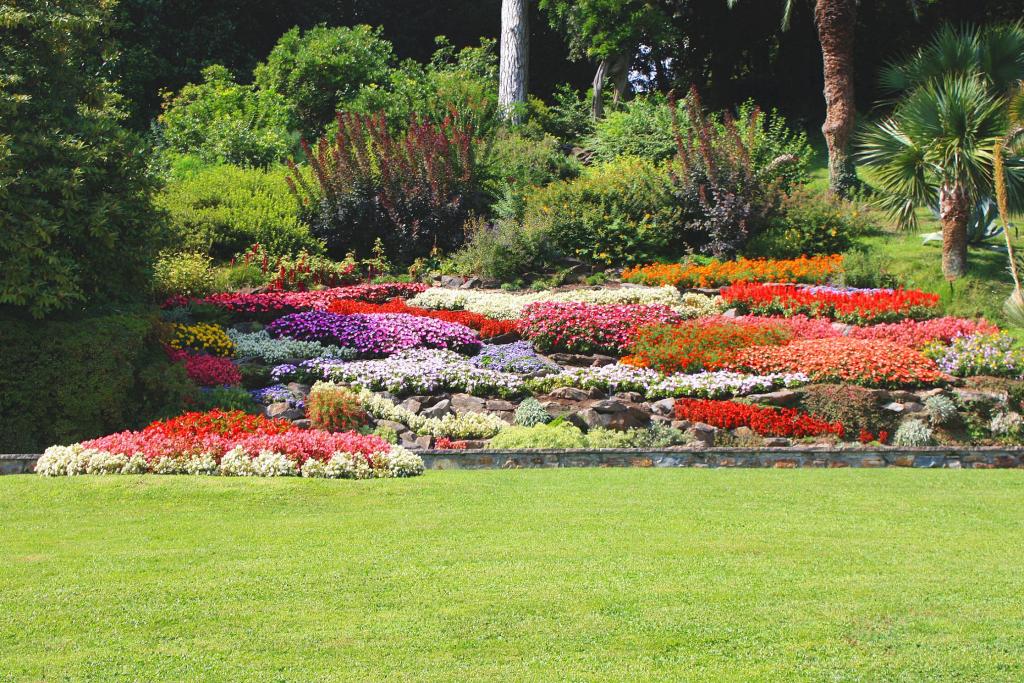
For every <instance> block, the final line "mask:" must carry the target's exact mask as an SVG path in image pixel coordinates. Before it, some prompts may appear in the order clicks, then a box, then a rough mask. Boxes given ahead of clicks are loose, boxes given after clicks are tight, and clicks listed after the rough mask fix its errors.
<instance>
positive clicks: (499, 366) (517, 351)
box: [470, 341, 559, 375]
mask: <svg viewBox="0 0 1024 683" xmlns="http://www.w3.org/2000/svg"><path fill="white" fill-rule="evenodd" d="M470 362H471V363H472V364H473V365H474V367H478V368H487V369H489V370H497V371H499V372H514V373H516V374H517V375H533V374H542V373H544V372H557V371H558V369H559V368H558V366H557V365H555V364H553V363H551V362H549V361H547V360H545V359H543V358H541V357H540V356H538V355H537V352H536V351H534V350H533V344H531V343H530V342H528V341H517V342H512V343H511V344H484V345H483V348H481V349H480V353H478V354H477V355H475V356H473V358H471V359H470Z"/></svg>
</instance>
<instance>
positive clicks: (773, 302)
mask: <svg viewBox="0 0 1024 683" xmlns="http://www.w3.org/2000/svg"><path fill="white" fill-rule="evenodd" d="M722 298H723V299H725V301H726V302H727V303H729V304H732V305H733V306H735V307H737V308H739V309H740V310H741V311H743V312H745V313H755V314H759V315H784V316H791V315H796V314H798V313H803V314H806V315H809V316H812V317H815V318H819V317H824V318H833V319H835V320H841V321H843V322H848V323H858V324H864V323H878V322H892V321H897V320H902V319H904V318H913V319H922V318H929V317H932V316H933V315H935V312H936V309H937V307H938V304H939V297H938V295H937V294H930V293H928V292H922V291H919V290H914V289H909V290H905V289H870V290H868V289H860V290H858V289H849V290H843V289H834V288H832V287H807V286H799V285H779V284H760V283H738V284H735V285H730V286H729V287H725V288H723V289H722Z"/></svg>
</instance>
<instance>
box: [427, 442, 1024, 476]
mask: <svg viewBox="0 0 1024 683" xmlns="http://www.w3.org/2000/svg"><path fill="white" fill-rule="evenodd" d="M419 455H420V456H421V457H422V458H423V463H424V465H426V467H427V469H433V470H446V469H496V468H510V469H511V468H520V467H774V468H796V467H919V468H925V467H930V468H936V467H949V468H974V469H995V468H1000V469H1003V468H1022V469H1024V449H1020V448H987V447H983V448H960V449H957V448H941V447H929V448H914V449H908V448H875V449H849V450H823V449H820V448H817V449H810V448H808V449H801V448H759V449H749V448H707V449H702V450H692V449H687V450H682V449H678V450H676V449H665V450H643V449H600V450H530V451H527V450H523V451H499V450H477V451H438V450H432V451H420V452H419Z"/></svg>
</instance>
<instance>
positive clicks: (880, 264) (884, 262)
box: [842, 248, 901, 289]
mask: <svg viewBox="0 0 1024 683" xmlns="http://www.w3.org/2000/svg"><path fill="white" fill-rule="evenodd" d="M891 262H892V259H890V258H889V257H888V256H886V255H885V254H879V253H878V252H875V251H871V250H870V249H866V248H854V249H851V250H850V251H847V252H845V253H844V254H843V273H842V284H843V285H845V286H847V287H867V288H872V289H877V288H880V287H898V286H900V284H901V283H900V281H899V278H897V277H896V276H895V275H893V274H892V272H891V271H890V270H889V266H890V264H891Z"/></svg>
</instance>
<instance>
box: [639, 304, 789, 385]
mask: <svg viewBox="0 0 1024 683" xmlns="http://www.w3.org/2000/svg"><path fill="white" fill-rule="evenodd" d="M790 338H792V333H791V332H789V330H787V329H786V328H785V327H784V326H783V325H780V324H778V323H775V322H761V321H758V322H746V323H740V322H735V321H730V320H729V319H728V318H714V319H700V320H688V321H686V322H682V323H679V324H678V325H654V326H651V327H642V328H640V329H639V330H637V333H636V341H635V342H634V343H633V346H632V347H631V352H632V353H631V355H629V356H627V357H626V358H623V361H622V362H624V363H626V364H628V365H635V366H637V367H642V368H653V369H654V370H657V371H658V372H661V373H663V374H666V375H669V374H673V373H677V372H700V371H702V370H717V369H719V368H721V367H722V366H723V365H725V364H727V363H728V362H729V360H730V359H731V358H732V357H733V355H734V354H735V353H736V352H737V351H738V350H739V349H742V348H746V347H749V346H761V345H769V344H784V343H785V342H787V341H789V339H790Z"/></svg>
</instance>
